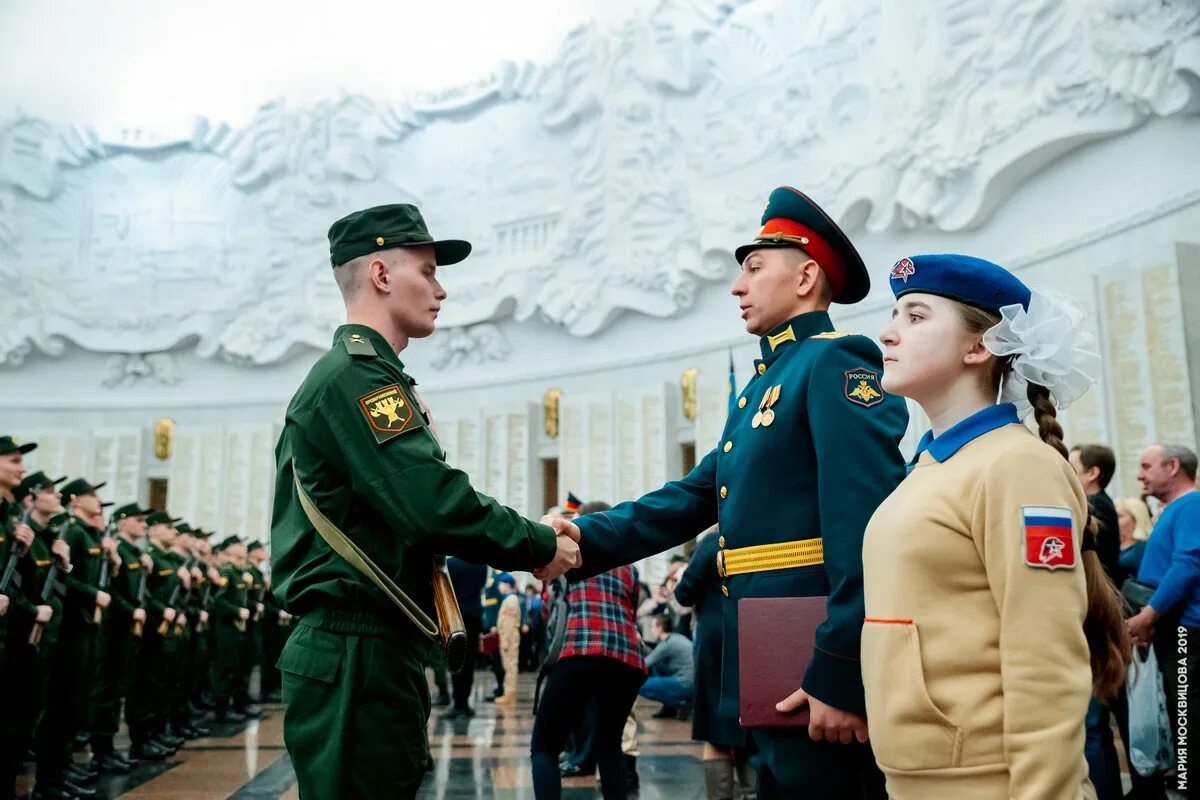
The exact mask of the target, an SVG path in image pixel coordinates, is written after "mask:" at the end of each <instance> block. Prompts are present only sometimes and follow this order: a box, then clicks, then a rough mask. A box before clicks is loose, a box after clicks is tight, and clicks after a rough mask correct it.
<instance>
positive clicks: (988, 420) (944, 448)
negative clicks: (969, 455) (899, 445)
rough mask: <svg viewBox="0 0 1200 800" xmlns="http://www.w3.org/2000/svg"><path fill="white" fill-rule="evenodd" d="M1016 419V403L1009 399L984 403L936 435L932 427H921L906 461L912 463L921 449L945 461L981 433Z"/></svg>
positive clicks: (918, 456) (935, 458) (1016, 420)
mask: <svg viewBox="0 0 1200 800" xmlns="http://www.w3.org/2000/svg"><path fill="white" fill-rule="evenodd" d="M1020 421H1021V419H1020V418H1019V417H1018V416H1017V407H1016V406H1015V405H1013V404H1012V403H999V404H997V405H994V406H988V407H987V408H985V409H983V410H982V411H976V412H975V413H974V414H972V415H971V416H969V417H967V418H966V419H964V420H963V421H962V422H960V423H958V424H957V425H955V426H954V427H952V428H950V430H948V431H946V432H945V433H943V434H942V435H941V436H939V437H937V438H936V439H935V438H933V431H925V435H924V436H922V437H921V441H920V443H919V444H917V452H915V453H913V457H912V461H910V462H909V464H910V465H913V464H916V463H917V459H919V458H920V457H921V453H924V452H925V451H926V450H928V451H929V455H931V456H933V459H934V460H935V461H939V462H940V461H946V460H947V459H949V458H950V457H951V456H953V455H954V454H955V453H957V452H958V451H959V450H961V449H962V448H963V447H964V446H966V445H968V444H970V443H971V442H973V441H975V440H976V439H978V438H979V437H980V436H983V435H984V434H985V433H990V432H992V431H994V430H996V429H997V428H1003V427H1004V426H1005V425H1012V424H1013V423H1019V422H1020Z"/></svg>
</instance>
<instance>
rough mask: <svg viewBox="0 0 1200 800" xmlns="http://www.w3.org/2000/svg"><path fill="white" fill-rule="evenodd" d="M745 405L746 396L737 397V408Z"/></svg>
mask: <svg viewBox="0 0 1200 800" xmlns="http://www.w3.org/2000/svg"><path fill="white" fill-rule="evenodd" d="M745 407H746V398H744V397H742V398H739V399H738V408H745Z"/></svg>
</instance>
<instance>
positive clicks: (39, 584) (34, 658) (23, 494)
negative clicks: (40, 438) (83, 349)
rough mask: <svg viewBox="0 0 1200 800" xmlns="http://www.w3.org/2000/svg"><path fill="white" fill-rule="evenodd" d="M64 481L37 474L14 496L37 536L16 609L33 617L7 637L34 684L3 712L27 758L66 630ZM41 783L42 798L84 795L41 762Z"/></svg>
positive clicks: (14, 625)
mask: <svg viewBox="0 0 1200 800" xmlns="http://www.w3.org/2000/svg"><path fill="white" fill-rule="evenodd" d="M63 480H65V479H64V478H59V479H58V480H51V479H50V478H49V477H47V476H46V475H45V473H42V472H35V473H33V474H32V475H29V476H28V477H26V478H25V480H24V481H22V482H21V485H20V486H19V487H18V489H17V492H16V499H17V501H18V502H19V503H21V504H22V505H24V506H25V508H26V509H27V510H28V512H29V527H31V528H32V529H33V533H34V539H33V544H32V545H31V546H30V548H29V552H28V554H27V556H26V558H24V559H22V562H23V563H24V565H25V569H23V570H22V572H23V573H24V574H23V575H22V586H21V590H22V596H21V597H20V600H19V602H18V603H17V607H18V609H24V610H25V611H26V612H29V613H26V614H24V615H22V616H20V617H17V616H14V618H13V620H12V621H11V623H10V628H9V631H8V633H9V641H8V650H7V656H8V658H10V659H18V660H19V663H21V664H22V667H23V669H24V670H27V671H28V672H27V674H28V675H29V676H30V678H31V680H30V682H29V687H30V688H29V691H27V692H22V693H20V694H21V696H20V697H19V698H18V697H17V696H14V695H9V697H8V699H9V700H10V701H11V704H10V706H9V707H6V708H5V713H6V714H8V713H10V708H11V713H12V714H13V716H14V717H15V722H14V724H15V726H16V736H17V739H16V741H15V745H16V749H17V752H18V753H24V752H25V751H26V750H27V749H28V748H29V746H30V744H32V743H33V741H34V735H35V726H36V725H37V722H38V719H39V718H40V717H41V714H42V712H43V710H44V709H45V707H46V703H47V700H48V698H49V693H50V689H51V687H50V683H49V679H50V677H51V667H52V665H53V663H54V657H55V652H56V649H57V645H58V634H59V630H60V629H61V627H62V617H63V595H64V594H65V586H63V583H62V581H63V579H64V576H65V575H66V574H68V573H69V572H70V570H71V562H70V551H69V549H68V547H67V543H66V542H64V541H62V534H63V533H64V532H65V531H66V528H67V524H68V522H69V520H68V518H67V516H66V514H64V513H63V507H62V496H61V495H60V494H59V491H58V488H57V484H59V483H62V481H63ZM56 562H57V565H56ZM55 688H56V689H57V688H59V687H55ZM38 777H39V783H40V784H41V786H40V788H41V789H42V792H43V794H45V795H46V796H47V797H50V798H54V800H59V798H70V797H74V796H75V795H74V794H73V790H74V789H75V788H80V789H82V787H75V786H74V785H73V784H71V783H70V782H69V781H67V780H66V778H65V777H64V776H63V775H62V773H61V770H60V769H53V768H51V765H50V764H49V763H48V762H47V761H45V760H43V759H39V764H38ZM84 791H86V790H84Z"/></svg>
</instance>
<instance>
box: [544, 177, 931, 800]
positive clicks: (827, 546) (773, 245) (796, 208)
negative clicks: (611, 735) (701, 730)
mask: <svg viewBox="0 0 1200 800" xmlns="http://www.w3.org/2000/svg"><path fill="white" fill-rule="evenodd" d="M736 256H737V259H738V262H739V263H740V264H741V266H742V269H741V273H740V274H739V275H738V278H737V280H736V281H735V282H734V284H733V286H732V289H731V291H732V293H733V295H734V296H735V297H737V299H738V305H739V307H740V310H741V315H742V318H743V319H744V320H745V322H746V329H747V331H749V332H750V333H753V334H755V335H756V336H759V337H761V338H760V340H759V345H760V348H761V353H762V356H761V358H759V359H757V360H756V361H755V374H754V376H753V377H752V378H751V380H750V382H749V383H748V384H747V386H746V388H745V389H744V390H743V391H742V392H741V394H740V395H739V396H738V400H737V407H736V408H735V409H732V411H731V413H730V415H729V418H728V420H727V422H726V425H725V431H724V434H723V436H722V439H721V443H720V444H719V445H718V446H717V447H716V449H714V450H713V451H712V452H711V453H709V454H708V455H707V456H706V457H705V458H704V459H703V460H702V461H701V462H700V464H699V465H697V467H696V468H695V469H694V470H692V472H691V473H690V474H688V475H687V476H686V477H685V478H684V479H683V480H681V481H677V482H674V483H670V484H668V485H667V486H665V487H663V488H662V489H659V490H658V491H655V492H652V493H650V494H649V495H647V496H646V497H643V498H642V499H641V500H637V501H634V502H628V503H623V504H621V505H619V506H617V507H616V508H614V509H612V510H611V511H608V512H606V513H601V514H591V515H588V516H585V517H581V518H579V519H578V520H577V521H576V522H575V523H574V525H575V526H577V529H578V531H579V533H580V534H581V536H582V539H581V547H582V550H583V558H584V564H585V566H584V568H583V570H582V571H581V572H579V573H575V575H574V576H577V577H584V576H586V575H594V574H597V573H599V572H603V571H604V570H607V569H610V568H612V567H614V566H616V565H619V564H628V563H631V562H633V561H636V560H638V559H640V558H644V557H646V556H649V555H652V554H654V553H657V552H661V551H663V550H665V549H667V548H669V547H672V546H675V545H679V544H682V543H683V542H685V541H687V540H688V539H691V538H692V537H694V536H695V535H696V534H698V533H699V532H701V531H702V530H704V529H705V528H708V527H709V526H711V525H713V524H714V523H717V522H718V521H719V523H720V538H719V539H718V543H719V545H720V550H721V553H720V554H719V558H720V559H721V563H723V565H724V569H723V578H724V592H725V593H727V594H726V595H725V596H726V597H727V601H726V602H725V608H724V628H725V634H724V641H725V653H724V663H723V670H722V687H721V700H720V702H721V706H722V708H725V709H729V710H732V711H733V713H736V709H737V707H738V672H737V670H738V659H737V648H736V643H737V640H738V639H737V607H738V606H737V602H738V600H739V599H741V598H749V597H803V596H824V595H828V598H829V599H828V604H827V614H828V616H827V619H826V621H825V622H824V623H823V624H822V625H821V626H820V628H819V629H818V631H817V639H816V652H815V655H814V657H813V659H812V661H811V663H810V664H809V665H808V668H807V671H806V673H805V676H804V679H803V681H802V684H801V686H800V687H799V688H798V690H797V691H796V692H795V693H794V694H793V695H791V696H790V697H786V698H785V697H780V701H781V703H780V706H779V708H780V710H781V711H794V710H796V709H798V708H800V707H801V706H803V705H805V704H807V705H808V707H809V709H810V713H811V721H810V724H809V726H808V729H807V730H803V729H791V728H784V729H771V730H765V729H756V730H752V731H751V736H752V739H753V743H754V744H755V746H757V748H758V749H759V751H760V754H761V758H762V768H761V774H760V782H759V786H760V796H761V797H763V798H776V797H801V796H802V797H806V798H845V797H859V796H864V795H866V796H878V797H882V796H884V795H883V788H882V784H883V782H882V776H881V775H880V774H879V771H878V769H877V768H876V767H875V764H874V759H873V758H872V757H871V752H870V749H869V747H868V746H867V745H866V744H865V743H864V742H865V741H866V721H865V718H864V715H865V708H864V700H863V685H862V678H861V672H860V668H859V635H860V633H861V630H862V625H863V593H862V541H863V531H864V529H865V527H866V523H867V520H868V519H869V518H870V516H871V513H872V512H873V511H874V510H875V508H876V506H878V505H879V503H880V502H881V501H882V500H883V499H884V498H885V497H886V496H887V495H888V493H889V492H891V491H892V489H894V488H895V487H896V485H897V484H898V483H899V482H900V480H901V479H902V478H903V477H904V461H903V458H902V457H901V454H900V450H899V447H898V445H899V442H900V439H901V437H902V436H903V434H904V430H905V428H906V426H907V422H908V414H907V411H906V407H905V403H904V401H903V400H902V399H901V398H899V397H892V396H889V395H886V394H885V393H884V392H883V390H882V388H881V387H880V385H879V378H880V374H881V370H882V360H881V358H880V351H879V348H878V347H877V346H876V345H875V343H874V342H873V341H872V340H871V339H870V338H868V337H866V336H858V335H850V334H846V333H842V332H837V331H835V330H834V328H833V325H832V323H831V322H830V318H829V314H828V311H827V309H828V307H829V304H830V302H838V303H854V302H857V301H859V300H861V299H863V297H865V296H866V294H867V291H868V289H869V288H870V282H869V278H868V276H867V272H866V269H865V267H864V265H863V262H862V259H861V258H860V257H859V255H858V253H857V252H856V251H855V249H854V246H853V245H852V244H851V243H850V241H849V240H848V239H847V238H846V236H845V234H843V233H842V231H841V230H840V229H839V228H838V226H837V225H836V224H834V222H833V220H832V219H830V218H829V216H828V215H827V214H826V213H825V212H824V211H823V210H822V209H821V208H820V207H819V206H818V205H817V204H816V203H814V202H813V201H812V200H810V199H809V198H808V197H806V196H805V195H804V194H802V193H801V192H798V191H796V190H795V189H791V188H788V187H783V188H780V189H776V190H775V191H774V192H772V193H771V197H770V200H769V202H768V204H767V208H766V210H765V212H764V214H763V217H762V226H761V229H760V230H759V232H758V235H757V237H756V238H755V240H754V241H753V242H751V243H750V244H747V245H744V246H742V247H739V248H738V249H737V252H736ZM554 525H555V527H556V528H557V529H559V530H568V531H570V530H571V529H572V527H573V526H572V524H571V523H569V522H564V521H557V522H555V523H554ZM747 548H753V549H752V550H747ZM750 556H753V558H752V559H751V558H748V557H750ZM786 631H787V627H786V622H785V621H784V622H782V624H781V631H780V632H781V635H786Z"/></svg>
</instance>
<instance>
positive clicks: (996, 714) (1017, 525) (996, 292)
mask: <svg viewBox="0 0 1200 800" xmlns="http://www.w3.org/2000/svg"><path fill="white" fill-rule="evenodd" d="M891 287H892V290H893V292H894V293H895V295H896V305H895V308H894V309H893V312H892V322H891V324H890V325H889V326H888V328H887V330H885V331H884V332H883V334H882V335H881V336H880V341H882V342H883V345H884V361H883V368H884V373H883V380H882V385H883V389H884V391H886V392H894V393H896V394H899V395H903V396H904V397H908V398H910V399H912V400H913V401H915V402H916V403H918V404H920V406H921V408H922V409H923V410H924V411H925V413H926V414H927V415H928V417H929V419H930V421H931V423H932V430H931V431H929V432H928V433H926V434H925V436H924V438H923V439H922V440H921V443H920V444H919V445H918V448H917V454H916V456H915V457H914V458H913V461H912V463H911V464H910V472H909V475H908V477H907V478H906V479H905V480H904V481H903V482H902V483H901V484H900V486H899V487H897V489H896V491H895V492H893V493H892V495H891V496H889V497H888V499H887V500H885V501H884V502H883V504H882V505H880V507H879V509H878V510H877V511H876V512H875V514H874V516H873V517H872V519H871V521H870V523H869V525H868V527H867V533H866V538H865V542H864V554H863V566H864V589H865V598H866V617H867V619H866V621H865V624H864V626H863V634H862V674H863V683H864V686H865V688H866V698H867V721H868V728H869V733H870V738H871V743H872V745H873V748H874V753H875V757H876V759H877V761H878V762H879V765H880V767H881V768H882V769H883V771H884V773H885V775H886V776H887V788H888V794H889V795H890V796H891V797H892V798H894V800H907V799H908V798H929V797H971V798H977V799H980V800H982V799H984V798H995V799H996V800H1005V799H1006V798H1013V797H1047V798H1048V797H1053V798H1056V800H1067V799H1068V798H1085V797H1086V798H1094V797H1095V796H1096V795H1095V793H1094V791H1093V788H1092V785H1091V783H1090V782H1089V780H1088V765H1087V763H1086V761H1085V759H1084V741H1085V733H1084V719H1085V716H1086V713H1087V711H1088V704H1089V700H1090V698H1091V697H1092V695H1093V691H1094V692H1095V693H1096V694H1098V695H1099V696H1101V697H1106V696H1111V695H1113V694H1115V693H1116V691H1117V690H1118V688H1119V687H1120V686H1121V684H1122V683H1123V681H1124V677H1125V670H1126V667H1127V665H1128V662H1129V658H1130V647H1129V641H1128V636H1127V634H1126V632H1125V628H1124V623H1123V620H1122V617H1121V610H1120V606H1119V604H1118V600H1117V596H1116V592H1115V590H1114V589H1113V587H1112V585H1111V583H1109V582H1108V580H1107V579H1106V578H1105V576H1104V572H1103V569H1102V567H1101V566H1100V563H1099V560H1098V558H1097V556H1096V553H1095V550H1094V546H1095V543H1094V533H1092V532H1091V531H1090V530H1089V526H1088V522H1089V520H1088V511H1087V508H1088V507H1087V501H1086V498H1085V496H1084V492H1083V487H1082V486H1081V485H1080V483H1079V480H1078V478H1077V477H1076V475H1075V472H1074V470H1073V469H1072V468H1071V466H1070V464H1069V462H1068V461H1067V450H1066V448H1065V447H1064V445H1063V442H1062V435H1063V433H1062V427H1061V426H1060V425H1059V423H1058V421H1057V419H1056V406H1057V407H1058V408H1061V407H1065V406H1066V405H1068V404H1069V403H1070V402H1071V401H1073V400H1075V399H1077V398H1078V397H1079V396H1080V395H1082V394H1083V393H1084V392H1085V391H1086V390H1087V388H1088V387H1089V386H1090V384H1091V383H1092V377H1091V376H1092V375H1094V374H1096V372H1097V367H1098V361H1099V355H1098V353H1097V351H1096V348H1095V346H1094V343H1093V340H1092V339H1091V337H1090V335H1089V334H1088V333H1087V332H1086V331H1084V329H1083V328H1082V325H1081V323H1082V319H1083V315H1082V313H1081V312H1080V310H1079V309H1078V307H1076V306H1075V305H1074V303H1072V302H1071V301H1069V300H1068V299H1066V298H1062V297H1057V296H1054V295H1050V294H1044V293H1038V292H1032V291H1030V289H1029V288H1028V287H1027V286H1025V284H1023V283H1022V282H1021V281H1020V280H1019V279H1018V278H1017V277H1016V276H1014V275H1013V274H1012V273H1010V272H1008V271H1007V270H1005V269H1003V268H1002V267H999V266H997V265H996V264H992V263H990V262H988V261H984V260H982V259H977V258H971V257H968V256H959V255H927V256H914V257H912V258H905V259H902V260H901V261H899V262H897V263H896V265H895V266H894V267H893V268H892V272H891ZM1031 413H1032V414H1033V417H1034V421H1035V422H1036V427H1037V430H1038V434H1036V435H1035V434H1033V433H1032V432H1031V431H1030V430H1029V429H1028V428H1026V427H1025V425H1023V424H1022V420H1023V419H1024V418H1025V417H1026V416H1027V415H1029V414H1031Z"/></svg>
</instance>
